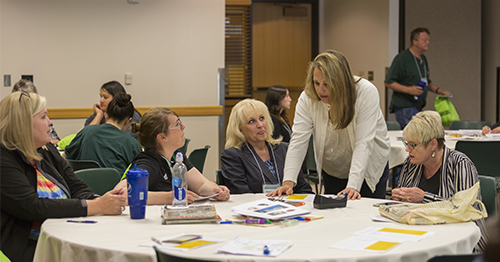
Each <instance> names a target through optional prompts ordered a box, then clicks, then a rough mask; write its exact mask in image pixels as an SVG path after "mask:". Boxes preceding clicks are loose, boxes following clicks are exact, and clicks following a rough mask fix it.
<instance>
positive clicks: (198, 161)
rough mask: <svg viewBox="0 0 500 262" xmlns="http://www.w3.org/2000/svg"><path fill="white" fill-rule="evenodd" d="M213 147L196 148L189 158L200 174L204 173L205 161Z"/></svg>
mask: <svg viewBox="0 0 500 262" xmlns="http://www.w3.org/2000/svg"><path fill="white" fill-rule="evenodd" d="M210 147H211V146H209V145H206V146H205V147H203V148H196V149H194V150H193V151H191V153H190V154H189V156H188V158H189V161H190V162H191V164H193V166H194V167H196V169H198V171H200V173H203V167H204V166H205V159H206V158H207V153H208V149H209V148H210Z"/></svg>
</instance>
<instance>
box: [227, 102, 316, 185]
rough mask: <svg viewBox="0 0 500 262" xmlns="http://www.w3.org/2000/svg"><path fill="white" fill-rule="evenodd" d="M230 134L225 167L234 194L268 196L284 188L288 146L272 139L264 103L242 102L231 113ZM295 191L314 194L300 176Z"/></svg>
mask: <svg viewBox="0 0 500 262" xmlns="http://www.w3.org/2000/svg"><path fill="white" fill-rule="evenodd" d="M226 132H227V133H226V149H225V150H224V151H223V152H222V155H221V166H222V176H223V178H224V183H225V184H226V185H227V186H228V187H229V189H230V190H231V192H233V193H236V194H244V193H268V192H271V191H272V190H274V189H276V188H277V187H279V186H281V183H282V182H283V167H284V165H285V156H286V151H287V149H288V143H284V142H283V143H280V140H275V139H273V138H272V137H271V134H272V132H273V123H272V121H271V117H270V116H269V111H268V110H267V107H266V105H265V104H264V103H262V102H260V101H257V100H254V99H245V100H242V101H240V102H238V103H237V104H236V105H235V106H234V107H233V109H232V110H231V115H230V116H229V122H228V125H227V131H226ZM297 172H299V170H297ZM294 190H295V192H297V193H312V189H311V186H310V185H309V184H308V183H307V182H306V181H305V180H304V177H303V176H302V174H298V182H297V185H296V186H295V187H294Z"/></svg>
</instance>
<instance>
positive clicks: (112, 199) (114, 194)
mask: <svg viewBox="0 0 500 262" xmlns="http://www.w3.org/2000/svg"><path fill="white" fill-rule="evenodd" d="M125 192H127V191H126V190H123V188H115V189H113V190H111V191H108V192H107V193H106V194H104V195H103V196H102V197H99V198H95V199H91V200H87V216H91V215H99V214H103V215H119V214H121V213H122V211H123V210H124V208H125V206H126V205H127V195H126V194H125Z"/></svg>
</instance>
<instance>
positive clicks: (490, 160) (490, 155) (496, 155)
mask: <svg viewBox="0 0 500 262" xmlns="http://www.w3.org/2000/svg"><path fill="white" fill-rule="evenodd" d="M455 150H457V151H460V152H463V153H465V154H466V155H467V156H468V157H469V158H470V160H472V162H474V165H475V166H476V168H477V172H478V173H479V174H480V175H485V176H493V177H499V176H500V172H499V170H500V141H463V140H460V141H458V142H457V144H456V145H455Z"/></svg>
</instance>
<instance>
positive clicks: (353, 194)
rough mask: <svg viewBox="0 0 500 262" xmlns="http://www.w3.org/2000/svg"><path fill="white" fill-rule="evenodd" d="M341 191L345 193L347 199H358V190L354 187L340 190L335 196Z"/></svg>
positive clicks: (359, 195)
mask: <svg viewBox="0 0 500 262" xmlns="http://www.w3.org/2000/svg"><path fill="white" fill-rule="evenodd" d="M342 193H346V194H347V199H348V200H352V199H360V198H361V194H360V193H359V192H358V190H356V189H354V188H349V187H348V188H346V189H344V190H342V191H340V192H339V193H338V194H337V196H340V194H342Z"/></svg>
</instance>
